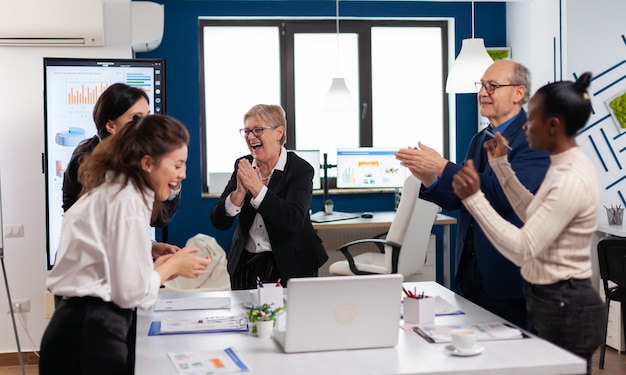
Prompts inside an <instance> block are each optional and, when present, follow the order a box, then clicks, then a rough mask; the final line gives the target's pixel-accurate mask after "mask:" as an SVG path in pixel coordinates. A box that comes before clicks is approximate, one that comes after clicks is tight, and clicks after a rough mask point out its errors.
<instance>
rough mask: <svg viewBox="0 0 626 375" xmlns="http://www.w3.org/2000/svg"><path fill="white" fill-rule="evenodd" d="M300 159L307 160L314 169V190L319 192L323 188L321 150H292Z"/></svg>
mask: <svg viewBox="0 0 626 375" xmlns="http://www.w3.org/2000/svg"><path fill="white" fill-rule="evenodd" d="M291 151H293V152H295V153H296V155H298V156H299V157H301V158H302V159H304V160H306V161H307V162H309V164H311V166H312V167H313V171H314V175H313V190H319V189H321V188H322V182H321V178H320V151H319V150H291Z"/></svg>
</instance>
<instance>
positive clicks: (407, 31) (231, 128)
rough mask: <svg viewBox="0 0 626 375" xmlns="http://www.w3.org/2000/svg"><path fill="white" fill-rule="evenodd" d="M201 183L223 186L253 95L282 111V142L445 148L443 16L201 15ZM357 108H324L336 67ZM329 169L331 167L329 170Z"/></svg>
mask: <svg viewBox="0 0 626 375" xmlns="http://www.w3.org/2000/svg"><path fill="white" fill-rule="evenodd" d="M199 27H200V56H201V57H200V58H201V64H202V69H201V75H202V77H201V90H202V95H203V97H202V100H203V106H202V109H203V111H202V125H203V132H204V133H203V137H202V139H203V144H202V155H203V158H204V159H203V162H204V164H203V186H204V192H205V193H206V192H209V193H221V191H222V190H223V187H224V184H225V182H226V181H227V178H226V176H230V174H231V173H232V170H233V165H234V161H235V159H236V158H238V157H240V156H243V155H245V154H248V153H249V152H248V149H247V147H246V145H245V142H244V140H243V139H242V138H241V137H240V136H239V134H238V129H239V128H241V127H242V126H243V115H244V113H245V112H246V111H247V110H248V109H250V108H251V107H252V106H253V105H255V104H258V103H268V104H269V103H276V104H281V105H282V106H283V108H284V109H285V111H286V112H287V144H286V148H287V149H304V150H307V149H309V150H320V154H321V155H323V154H324V153H326V154H327V155H328V162H329V163H330V164H335V162H336V153H337V148H346V147H348V148H349V147H371V146H373V147H397V148H400V147H406V146H415V145H417V142H418V141H420V142H422V143H424V144H426V145H428V146H430V147H433V148H435V149H436V150H438V151H439V152H440V153H441V154H442V155H443V156H444V157H448V154H449V151H448V150H449V144H448V138H449V137H448V132H449V131H448V129H449V127H448V116H447V108H448V103H447V95H446V94H445V92H444V83H445V74H446V73H447V70H446V66H447V64H446V62H447V53H446V51H447V50H448V47H447V40H448V38H447V23H446V22H445V21H413V20H405V19H403V20H371V19H364V20H345V21H341V22H340V34H339V35H338V34H337V33H336V24H335V21H333V20H301V19H294V20H274V19H272V20H258V19H255V20H245V19H237V20H232V19H231V20H225V19H201V21H200V25H199ZM336 76H341V77H344V78H345V80H346V84H347V85H348V88H349V90H350V91H351V93H352V95H353V97H354V100H355V106H356V108H357V110H356V111H353V112H323V111H322V101H323V98H324V95H325V94H326V91H327V90H328V88H329V87H330V83H331V80H332V78H333V77H336ZM334 172H335V171H332V170H331V171H330V173H334Z"/></svg>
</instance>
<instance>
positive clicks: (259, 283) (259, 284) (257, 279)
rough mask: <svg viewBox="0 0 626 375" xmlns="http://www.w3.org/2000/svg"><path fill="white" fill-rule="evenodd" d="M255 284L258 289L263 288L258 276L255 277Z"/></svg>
mask: <svg viewBox="0 0 626 375" xmlns="http://www.w3.org/2000/svg"><path fill="white" fill-rule="evenodd" d="M256 283H257V285H258V287H259V288H263V282H262V281H261V278H260V277H258V276H257V277H256Z"/></svg>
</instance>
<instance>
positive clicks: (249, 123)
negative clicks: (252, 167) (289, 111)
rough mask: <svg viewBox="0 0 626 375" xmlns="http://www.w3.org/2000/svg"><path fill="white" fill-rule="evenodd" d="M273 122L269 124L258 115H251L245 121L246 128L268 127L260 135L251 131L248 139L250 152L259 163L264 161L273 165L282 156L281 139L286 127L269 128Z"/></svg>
mask: <svg viewBox="0 0 626 375" xmlns="http://www.w3.org/2000/svg"><path fill="white" fill-rule="evenodd" d="M270 126H273V124H268V123H266V122H265V121H263V120H261V119H259V118H258V117H254V116H253V117H249V118H248V119H247V120H246V121H245V128H246V129H254V128H266V129H264V130H263V134H261V135H260V136H257V135H254V132H250V134H248V136H247V137H246V138H245V139H246V144H247V145H248V149H249V150H250V154H252V157H253V158H254V159H255V160H256V161H257V162H258V163H264V164H268V165H271V166H273V165H274V164H276V161H277V160H278V157H279V156H280V150H281V148H282V145H281V143H280V139H281V137H282V135H283V133H284V131H285V128H284V127H282V126H278V127H276V128H275V129H269V127H270Z"/></svg>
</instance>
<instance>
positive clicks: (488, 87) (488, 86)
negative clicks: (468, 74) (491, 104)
mask: <svg viewBox="0 0 626 375" xmlns="http://www.w3.org/2000/svg"><path fill="white" fill-rule="evenodd" d="M474 85H476V92H480V89H481V88H483V87H484V88H485V91H487V94H489V95H493V93H494V92H495V91H496V89H499V88H500V87H508V86H523V85H520V84H519V83H511V84H508V85H501V84H499V83H494V82H476V83H474Z"/></svg>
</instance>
